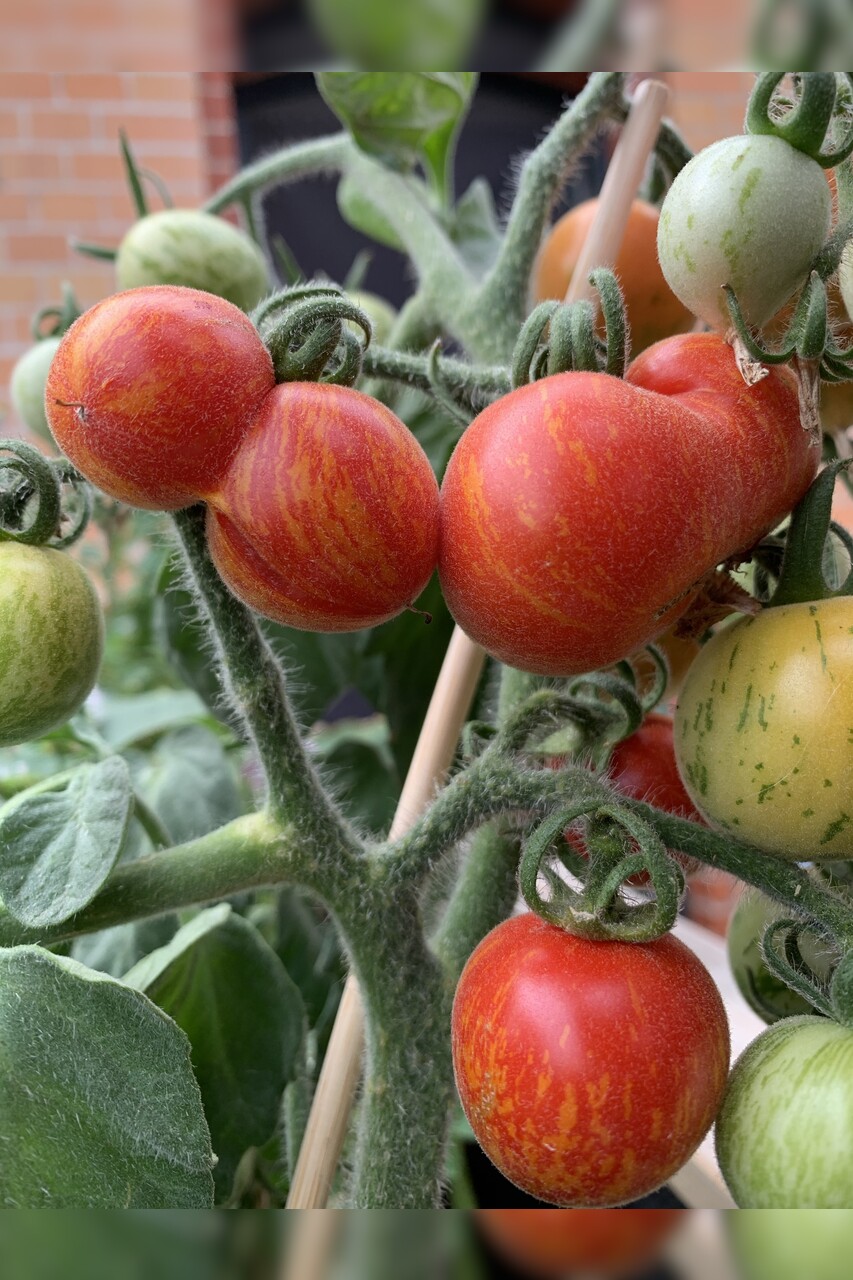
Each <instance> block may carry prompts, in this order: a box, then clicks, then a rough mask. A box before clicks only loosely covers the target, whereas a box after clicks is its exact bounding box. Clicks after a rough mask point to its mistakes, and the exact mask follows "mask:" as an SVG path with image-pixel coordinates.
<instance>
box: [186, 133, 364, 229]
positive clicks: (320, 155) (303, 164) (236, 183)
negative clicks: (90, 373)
mask: <svg viewBox="0 0 853 1280" xmlns="http://www.w3.org/2000/svg"><path fill="white" fill-rule="evenodd" d="M352 148H353V144H352V142H351V140H350V137H349V135H348V134H346V133H335V134H332V135H331V137H328V138H311V139H309V141H307V142H298V143H295V144H294V145H292V146H289V147H283V148H282V150H281V151H276V152H274V153H273V154H272V155H271V156H264V158H263V160H257V161H256V162H255V163H254V164H250V165H247V166H246V168H245V169H241V171H240V172H239V173H238V174H237V176H236V177H235V178H232V179H231V181H230V182H226V183H225V185H224V186H222V187H220V188H219V190H218V191H215V192H214V193H213V195H212V196H211V197H210V199H209V200H208V201H206V203H205V204H203V205H202V208H203V209H205V210H206V211H207V212H208V213H221V212H222V210H223V209H227V208H228V206H229V205H232V204H234V203H236V202H237V201H240V202H242V201H243V200H244V199H245V198H246V197H248V196H251V195H252V194H254V193H255V192H256V191H262V190H263V188H264V187H270V186H272V185H273V183H280V182H293V181H294V180H296V179H298V178H307V177H309V176H311V175H312V174H316V173H340V172H341V170H343V169H344V168H345V167H346V163H347V159H348V157H349V156H350V154H351V153H352Z"/></svg>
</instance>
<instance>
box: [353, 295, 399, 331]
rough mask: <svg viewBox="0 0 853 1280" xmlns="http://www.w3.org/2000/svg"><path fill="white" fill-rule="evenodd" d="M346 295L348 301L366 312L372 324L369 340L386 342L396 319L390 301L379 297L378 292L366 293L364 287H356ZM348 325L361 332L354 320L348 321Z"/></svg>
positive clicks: (395, 313)
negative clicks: (371, 335) (371, 333)
mask: <svg viewBox="0 0 853 1280" xmlns="http://www.w3.org/2000/svg"><path fill="white" fill-rule="evenodd" d="M348 297H349V299H350V302H354V303H355V305H356V306H357V307H361V309H362V311H365V312H366V313H367V318H368V320H369V321H370V323H371V324H372V325H373V337H372V338H371V342H378V343H380V344H382V343H383V342H387V341H388V338H389V336H390V333H391V330H392V329H393V328H394V322H395V321H396V319H397V312H396V311H395V310H394V308H393V307H392V306H391V303H390V302H386V301H385V299H384V298H380V297H379V294H378V293H368V291H367V290H366V289H356V290H355V292H354V293H350V294H349V295H348ZM349 326H350V328H351V329H352V330H354V332H356V333H359V334H360V333H361V327H360V326H359V325H357V324H356V323H355V321H354V320H350V321H349Z"/></svg>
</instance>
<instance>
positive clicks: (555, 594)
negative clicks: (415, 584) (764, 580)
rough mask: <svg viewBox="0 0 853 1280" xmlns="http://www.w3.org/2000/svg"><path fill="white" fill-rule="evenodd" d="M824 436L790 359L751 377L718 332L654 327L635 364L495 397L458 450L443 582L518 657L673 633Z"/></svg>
mask: <svg viewBox="0 0 853 1280" xmlns="http://www.w3.org/2000/svg"><path fill="white" fill-rule="evenodd" d="M819 452H820V451H819V450H818V449H817V448H814V447H812V446H811V445H810V442H809V439H808V436H807V435H806V433H805V432H804V431H803V429H802V427H801V425H800V417H799V405H798V400H797V391H796V386H795V383H794V380H793V377H792V376H791V374H790V373H789V372H788V371H787V370H784V369H776V370H774V371H772V372H771V373H770V374H769V376H768V377H767V378H765V379H764V380H763V381H761V382H759V383H758V384H757V385H756V386H754V387H747V386H746V385H745V384H744V381H743V379H742V377H741V375H740V373H739V371H738V369H737V366H736V364H735V360H734V356H733V354H732V351H731V349H730V348H729V347H728V346H727V345H726V343H725V342H723V341H722V339H721V338H719V337H717V336H716V335H713V334H685V335H683V336H681V337H675V338H668V339H667V340H666V341H664V342H661V343H658V344H657V345H656V346H654V347H651V348H649V350H648V351H646V352H644V353H643V355H641V356H640V357H639V359H638V360H635V361H634V363H633V364H632V365H631V367H630V369H629V370H628V375H627V378H626V380H625V381H622V380H621V379H618V378H613V377H609V376H608V375H606V374H602V373H564V374H558V375H556V376H555V377H551V378H543V379H542V380H541V381H539V382H534V383H532V384H531V385H529V386H525V387H520V388H519V389H518V390H517V391H513V392H511V393H510V395H508V396H505V397H504V398H503V399H501V400H498V401H496V402H495V403H494V404H492V405H490V406H489V407H488V408H487V409H486V410H485V411H484V412H483V413H481V414H480V415H479V417H477V418H476V419H475V420H474V422H473V423H472V424H471V426H470V427H469V428H468V430H467V431H466V432H465V433H464V435H463V436H462V439H461V440H460V442H459V444H458V445H457V447H456V450H455V451H454V454H453V456H452V458H451V460H450V464H449V466H448V469H447V473H446V475H445V479H444V484H443V486H442V517H441V518H442V544H441V559H440V566H439V571H440V574H441V583H442V588H443V590H444V595H445V598H446V600H447V603H448V605H449V607H450V610H451V612H452V614H453V616H454V617H455V618H456V620H457V622H458V623H459V624H460V625H461V626H462V628H463V629H464V630H465V631H466V632H467V633H468V634H469V635H470V636H471V637H472V639H474V640H476V641H477V642H478V643H479V644H481V645H482V646H483V648H485V649H486V650H487V651H488V652H489V653H491V654H492V655H493V656H494V657H496V658H499V659H500V660H501V661H502V662H506V663H508V664H509V665H510V666H513V667H519V668H521V669H522V670H525V671H534V672H539V673H541V674H543V675H572V674H577V673H580V672H584V671H592V670H594V669H595V668H597V667H604V666H608V665H610V664H611V663H613V662H615V661H617V660H618V659H620V658H623V657H625V656H626V655H627V654H629V653H633V652H634V651H635V650H637V649H639V648H642V646H643V645H644V644H647V643H648V642H649V641H650V640H653V639H654V638H655V637H656V636H658V635H661V634H662V633H663V632H664V631H665V630H666V629H667V628H668V627H669V626H670V624H671V623H672V622H673V621H675V619H676V618H678V617H679V616H680V615H681V614H682V613H683V612H684V610H685V609H686V608H687V606H688V605H689V603H690V601H691V599H692V598H693V597H694V595H695V593H696V591H697V589H698V587H699V586H700V585H701V583H702V581H703V580H704V578H705V577H706V575H707V574H708V572H709V571H710V570H712V569H714V567H715V566H716V565H717V564H719V563H720V562H721V561H723V560H725V559H726V558H727V557H729V556H731V555H733V554H735V553H737V552H741V551H744V550H746V549H747V548H749V547H751V546H752V545H753V544H754V543H755V542H756V541H757V540H758V538H759V537H761V536H762V534H764V533H765V532H766V531H767V530H768V529H769V528H772V527H773V525H775V524H776V523H778V521H779V520H780V519H781V518H782V517H783V516H784V515H785V514H786V513H787V512H788V511H789V510H790V509H791V507H792V506H793V505H794V503H795V502H797V501H798V500H799V498H801V497H802V495H803V493H805V491H806V489H807V488H808V486H809V483H810V482H811V480H812V478H813V477H814V474H815V472H816V470H817V466H818V462H819V460H820V458H819Z"/></svg>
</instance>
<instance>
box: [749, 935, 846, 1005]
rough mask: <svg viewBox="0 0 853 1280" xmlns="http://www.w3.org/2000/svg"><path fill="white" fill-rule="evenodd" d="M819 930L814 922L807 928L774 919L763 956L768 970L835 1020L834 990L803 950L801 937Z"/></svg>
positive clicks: (762, 950)
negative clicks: (823, 979) (820, 975)
mask: <svg viewBox="0 0 853 1280" xmlns="http://www.w3.org/2000/svg"><path fill="white" fill-rule="evenodd" d="M815 927H816V926H815V925H814V924H813V923H812V924H809V925H805V924H804V923H803V921H802V920H788V919H784V920H774V921H773V923H772V924H770V925H768V926H767V928H766V929H765V931H764V935H763V937H762V939H761V954H762V956H763V958H764V963H765V964H766V965H767V968H768V969H769V970H770V972H771V973H772V974H774V976H775V977H777V978H778V979H779V980H780V982H784V983H785V985H786V986H787V987H790V988H791V990H792V991H796V993H797V995H800V996H802V997H803V999H804V1000H806V1001H808V1003H809V1004H810V1005H812V1006H813V1007H814V1008H815V1009H817V1010H818V1011H819V1012H820V1013H822V1014H824V1015H825V1016H826V1017H827V1018H832V1017H834V1016H835V1015H834V1009H833V1000H832V998H831V987H830V985H829V984H828V983H826V982H824V981H822V980H821V978H820V977H819V976H818V975H817V974H816V973H815V972H814V970H813V969H812V968H811V967H810V966H809V965H808V964H807V963H806V961H805V960H804V959H803V956H802V953H801V951H800V947H799V938H800V936H801V934H802V933H804V932H805V931H806V929H810V930H813V929H814V928H815Z"/></svg>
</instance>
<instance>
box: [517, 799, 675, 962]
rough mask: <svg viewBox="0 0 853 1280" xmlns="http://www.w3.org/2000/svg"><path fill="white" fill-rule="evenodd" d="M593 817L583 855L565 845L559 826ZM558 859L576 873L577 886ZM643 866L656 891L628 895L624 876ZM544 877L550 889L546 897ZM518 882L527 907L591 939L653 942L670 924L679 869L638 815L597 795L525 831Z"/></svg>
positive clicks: (635, 871)
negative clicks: (638, 896)
mask: <svg viewBox="0 0 853 1280" xmlns="http://www.w3.org/2000/svg"><path fill="white" fill-rule="evenodd" d="M582 817H587V818H590V819H592V821H591V823H590V826H589V830H588V832H587V834H586V838H585V843H586V844H587V849H588V855H589V857H588V861H587V860H586V859H584V858H582V857H580V856H579V855H578V854H576V853H573V852H572V851H571V850H570V849H569V848H568V846H567V845H566V842H565V838H564V833H565V830H566V828H567V827H569V826H570V825H571V824H572V823H573V822H576V821H577V820H578V819H579V818H582ZM555 861H556V862H557V863H560V864H562V865H563V866H565V867H567V868H568V869H569V870H570V871H571V873H572V874H573V875H574V876H575V877H576V879H578V880H580V882H581V887H580V888H579V889H576V888H574V886H573V885H571V884H570V883H568V882H567V881H566V879H565V878H564V877H563V876H561V875H560V874H559V872H558V871H557V869H556V866H555ZM643 873H645V874H646V875H647V876H648V880H649V887H650V889H651V892H652V894H653V897H651V898H650V899H648V900H646V901H640V902H636V901H633V902H632V901H630V900H629V899H628V898H627V897H625V895H624V894H623V893H622V887H623V885H624V883H625V881H626V880H628V879H630V878H631V877H633V876H637V875H641V874H643ZM543 880H544V882H545V885H546V886H547V890H548V896H547V898H546V897H543V895H542V892H541V891H540V883H541V882H542V881H543ZM519 886H520V889H521V893H522V897H523V898H524V900H525V902H526V903H527V905H528V906H529V907H530V909H531V910H532V911H535V912H536V914H537V915H540V916H541V917H542V918H543V919H544V920H547V921H549V923H551V924H555V925H559V926H560V927H561V928H564V929H567V930H568V931H569V932H570V933H575V934H578V935H579V936H581V937H584V938H590V939H593V940H596V941H602V940H605V939H610V940H614V939H617V940H620V941H625V942H629V941H630V942H650V941H652V940H653V939H655V938H659V937H661V936H662V935H663V934H664V933H666V932H667V931H668V930H669V929H671V928H672V926H673V924H674V923H675V918H676V916H677V914H678V907H679V903H680V901H681V896H682V894H683V892H684V874H683V871H682V869H681V867H679V865H678V863H677V862H675V861H674V859H672V858H671V857H670V856H669V854H668V853H667V851H666V849H665V848H664V845H663V842H662V841H661V839H660V837H659V836H658V834H657V833H656V831H655V830H654V828H653V827H652V826H651V825H650V824H649V823H647V822H646V821H645V820H644V819H643V818H641V817H639V815H637V814H636V813H634V812H633V811H631V810H630V809H627V808H625V807H624V806H622V805H620V804H617V803H605V804H602V803H601V798H600V795H599V796H596V797H589V798H586V799H585V800H582V801H578V803H577V804H574V805H571V806H569V807H568V808H565V809H561V810H559V811H558V812H555V813H552V814H550V815H549V817H548V818H546V819H545V821H544V822H542V823H540V825H539V826H538V827H537V828H536V830H535V831H534V832H533V833H532V834H531V835H530V836H529V838H528V840H527V842H526V844H525V847H524V851H523V853H522V858H521V866H520V869H519Z"/></svg>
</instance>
